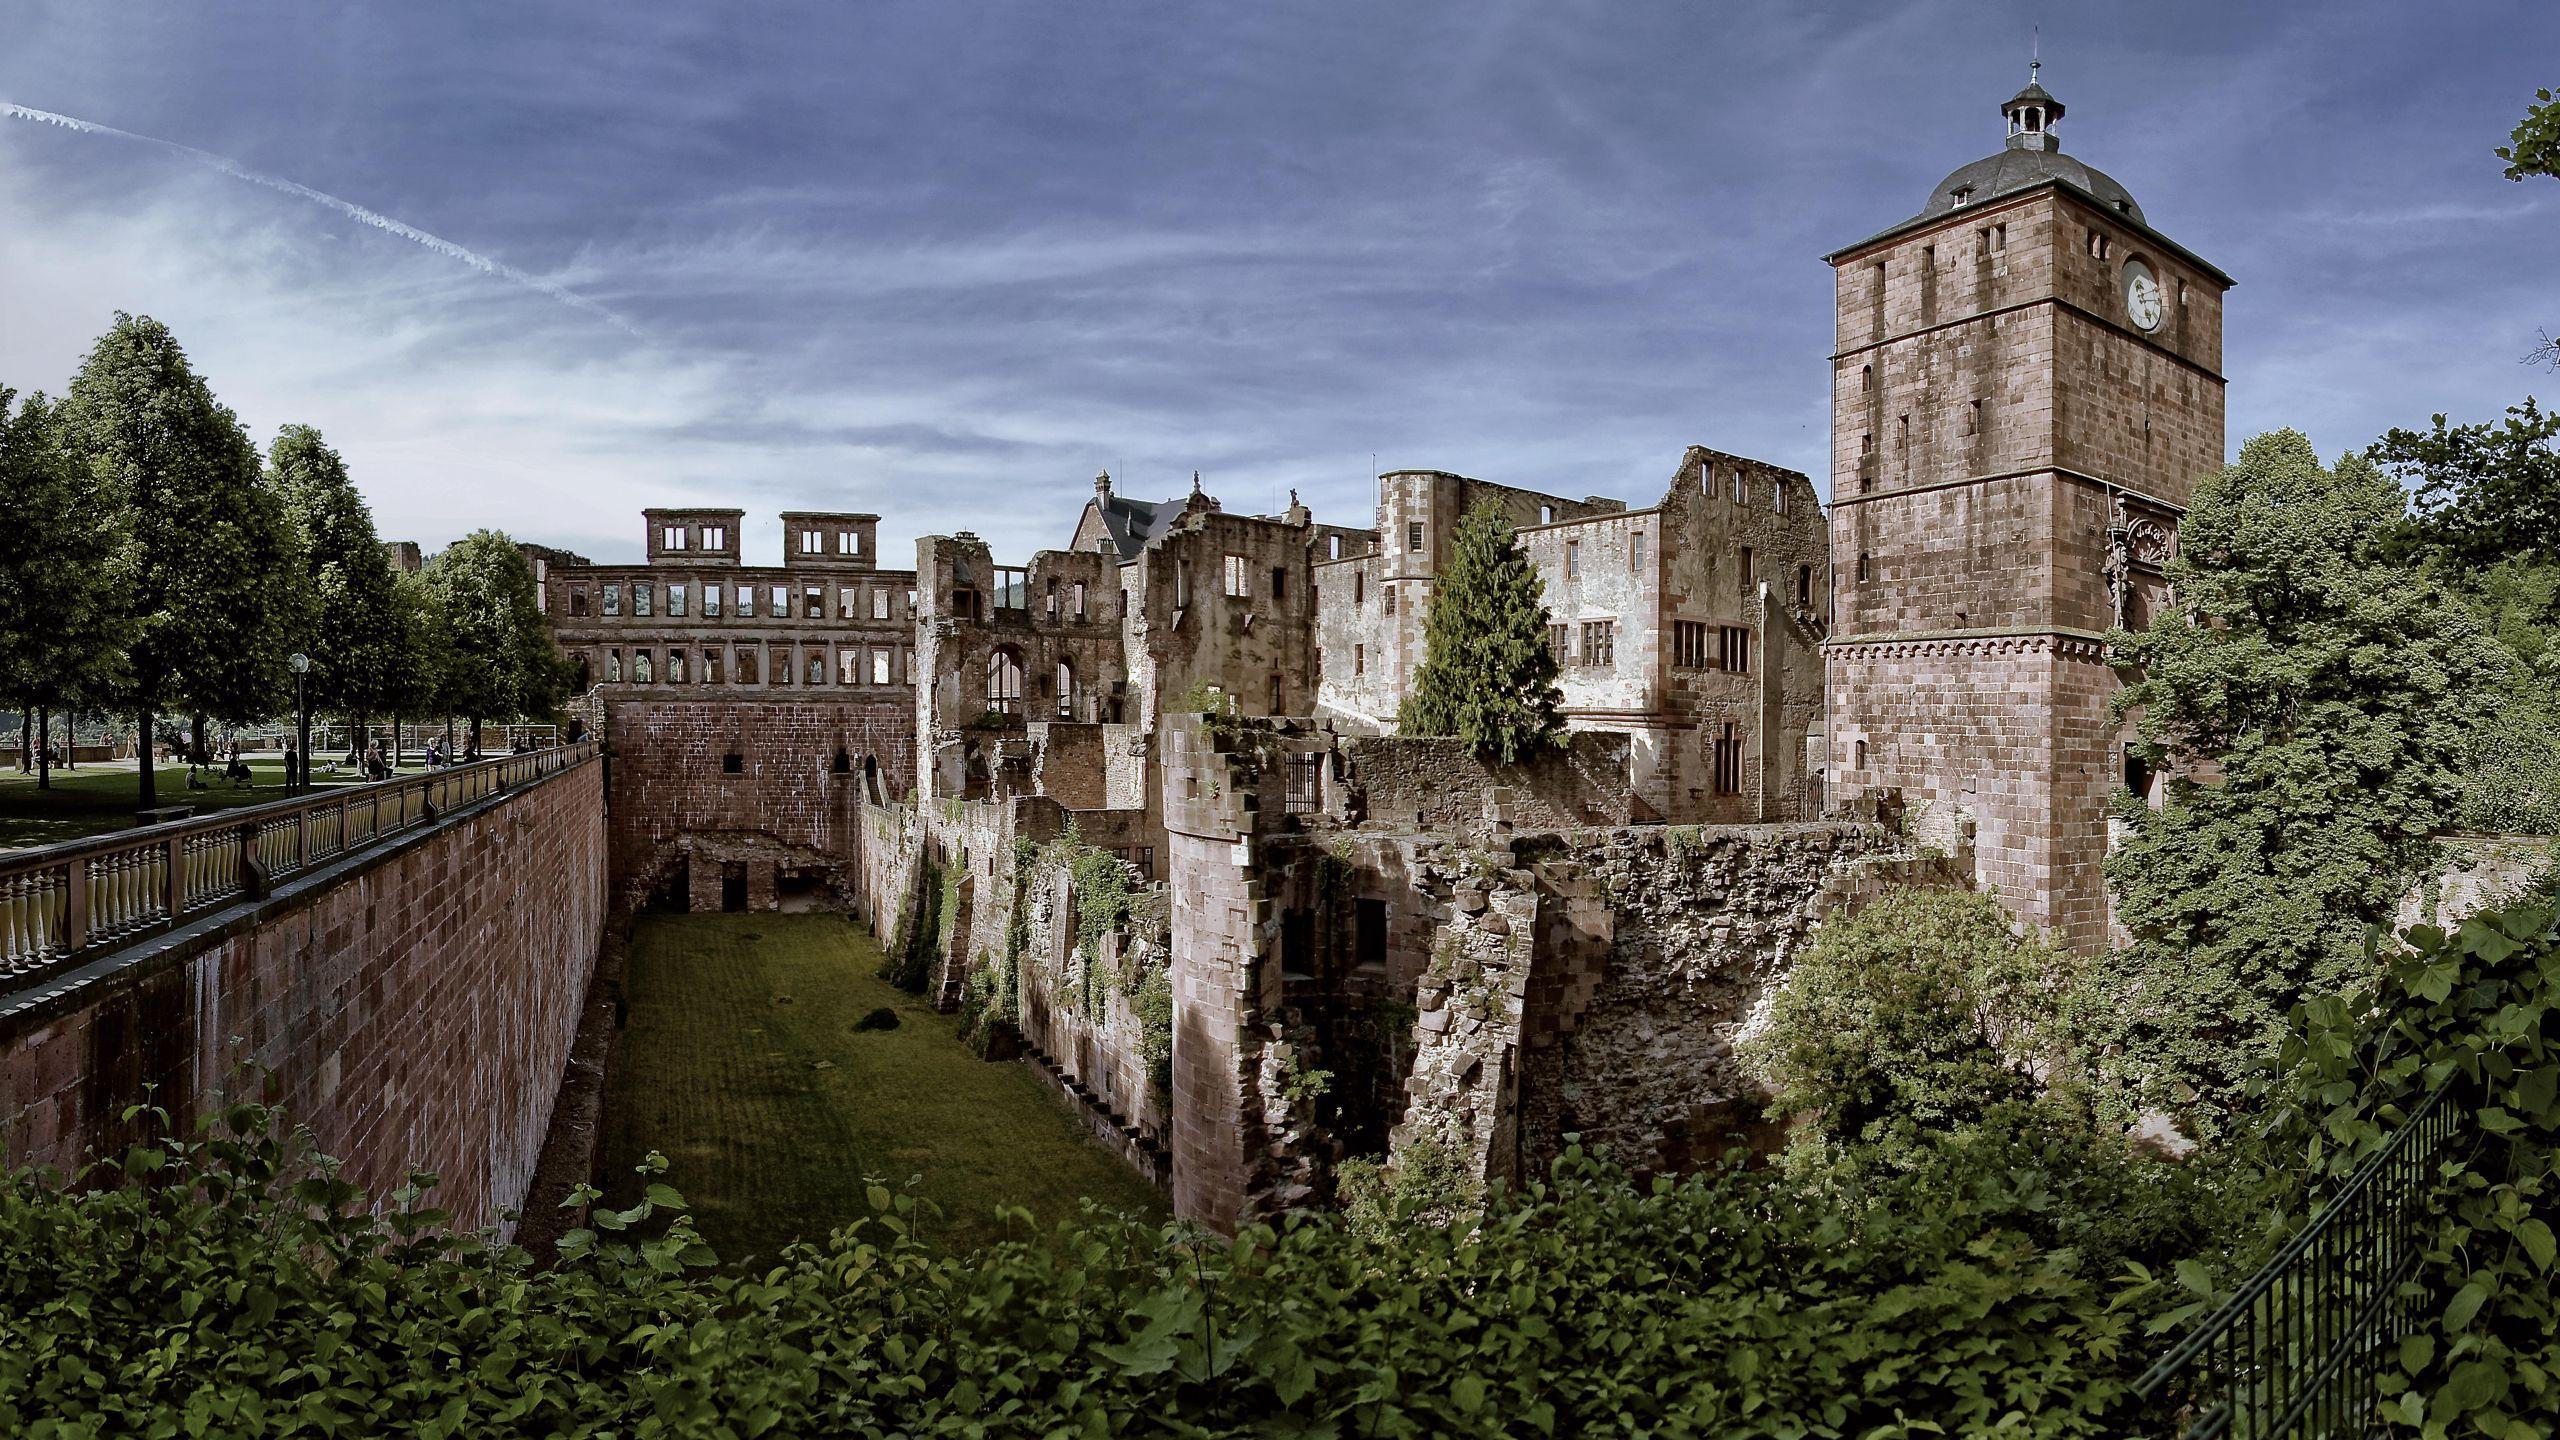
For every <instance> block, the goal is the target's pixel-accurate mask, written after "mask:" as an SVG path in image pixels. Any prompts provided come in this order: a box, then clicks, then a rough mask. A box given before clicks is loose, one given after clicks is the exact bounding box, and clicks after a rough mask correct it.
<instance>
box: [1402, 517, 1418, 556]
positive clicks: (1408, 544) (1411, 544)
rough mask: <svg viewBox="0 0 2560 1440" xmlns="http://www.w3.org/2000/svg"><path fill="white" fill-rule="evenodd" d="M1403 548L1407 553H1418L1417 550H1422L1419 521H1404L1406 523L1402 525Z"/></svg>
mask: <svg viewBox="0 0 2560 1440" xmlns="http://www.w3.org/2000/svg"><path fill="white" fill-rule="evenodd" d="M1404 548H1405V549H1406V550H1407V551H1419V550H1420V549H1421V548H1422V522H1421V521H1419V520H1408V521H1406V522H1405V525H1404Z"/></svg>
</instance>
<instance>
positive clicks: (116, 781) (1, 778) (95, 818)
mask: <svg viewBox="0 0 2560 1440" xmlns="http://www.w3.org/2000/svg"><path fill="white" fill-rule="evenodd" d="M249 771H250V777H251V778H250V784H249V786H248V787H247V788H245V789H243V788H240V787H236V786H234V785H233V784H232V783H231V782H230V781H228V780H225V779H223V778H222V771H221V768H220V767H219V766H216V767H214V768H212V769H209V770H206V771H204V772H202V773H203V778H204V782H205V788H203V789H202V790H190V789H188V788H187V767H186V766H184V765H162V766H161V767H160V768H159V772H158V775H157V777H156V778H157V779H158V781H159V784H160V793H159V797H158V803H160V804H162V805H193V806H194V807H196V813H197V814H199V815H207V814H211V813H212V812H214V811H216V810H232V809H237V808H238V807H240V806H243V805H264V804H267V803H268V802H270V801H274V800H287V799H291V798H292V797H291V796H290V795H288V794H287V793H286V792H285V788H284V761H283V760H282V759H280V758H275V757H269V758H266V759H258V760H251V761H250V762H249ZM355 778H356V777H355V776H354V775H353V774H352V773H350V774H345V775H331V774H329V773H328V767H327V765H326V764H325V763H324V764H323V765H322V766H321V773H320V774H318V775H316V776H313V777H312V779H313V783H315V784H316V785H319V786H322V787H327V786H331V785H339V784H352V783H354V781H355ZM141 804H142V772H141V770H140V769H139V768H137V767H136V766H135V765H134V763H133V762H132V761H130V760H95V761H89V762H87V763H84V764H83V765H81V767H80V768H79V769H77V770H66V769H64V768H62V767H61V766H59V765H57V766H55V767H54V771H53V785H52V788H50V789H45V790H39V789H37V788H36V777H35V776H33V775H21V774H19V773H18V771H17V768H16V767H15V766H8V767H0V850H14V849H18V848H21V847H24V846H30V845H56V844H60V843H61V842H62V841H65V840H77V839H79V838H80V837H81V836H83V835H97V834H103V833H104V832H106V831H109V830H123V829H127V828H129V827H131V826H132V824H133V823H134V820H133V812H134V810H135V809H136V808H137V807H139V806H140V805H141Z"/></svg>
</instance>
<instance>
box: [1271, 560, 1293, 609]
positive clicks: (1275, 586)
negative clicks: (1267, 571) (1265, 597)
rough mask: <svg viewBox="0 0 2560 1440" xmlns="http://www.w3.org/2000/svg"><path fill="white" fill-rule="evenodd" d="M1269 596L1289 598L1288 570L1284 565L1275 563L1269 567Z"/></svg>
mask: <svg viewBox="0 0 2560 1440" xmlns="http://www.w3.org/2000/svg"><path fill="white" fill-rule="evenodd" d="M1271 598H1272V599H1274V600H1286V599H1288V598H1289V571H1288V569H1287V567H1285V566H1277V565H1275V566H1273V567H1272V569H1271Z"/></svg>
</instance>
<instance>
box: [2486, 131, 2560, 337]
mask: <svg viewBox="0 0 2560 1440" xmlns="http://www.w3.org/2000/svg"><path fill="white" fill-rule="evenodd" d="M2533 98H2534V99H2535V100H2536V101H2538V102H2539V103H2538V104H2534V105H2529V106H2527V107H2525V112H2524V119H2522V120H2521V121H2518V122H2517V124H2516V129H2515V134H2514V135H2513V136H2511V137H2509V142H2508V143H2507V144H2504V145H2501V146H2499V147H2498V158H2499V159H2501V160H2504V161H2506V162H2507V178H2508V179H2510V180H2522V179H2524V178H2525V177H2526V176H2528V175H2539V176H2542V177H2544V178H2545V179H2555V180H2560V100H2555V99H2553V98H2552V97H2551V92H2550V91H2549V90H2548V89H2543V90H2536V91H2534V92H2533ZM2525 358H2526V359H2528V360H2541V361H2545V362H2547V363H2549V364H2552V365H2560V338H2555V337H2553V336H2552V334H2551V333H2550V332H2549V331H2544V332H2543V336H2542V344H2541V345H2540V346H2538V347H2536V349H2535V350H2534V352H2533V353H2532V354H2531V355H2528V356H2526V357H2525Z"/></svg>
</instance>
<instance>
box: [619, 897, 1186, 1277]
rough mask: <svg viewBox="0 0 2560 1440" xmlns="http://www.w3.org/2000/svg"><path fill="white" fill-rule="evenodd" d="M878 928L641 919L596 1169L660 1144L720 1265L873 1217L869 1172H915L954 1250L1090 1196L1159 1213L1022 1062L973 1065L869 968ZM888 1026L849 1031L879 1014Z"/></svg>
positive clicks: (814, 920) (791, 918)
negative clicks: (1025, 1213)
mask: <svg viewBox="0 0 2560 1440" xmlns="http://www.w3.org/2000/svg"><path fill="white" fill-rule="evenodd" d="M879 966H880V951H879V947H878V945H877V944H876V943H875V942H874V941H873V939H872V937H871V935H870V933H869V932H868V931H866V930H864V929H862V928H861V927H860V926H859V925H856V924H854V923H852V922H850V921H848V920H846V919H844V918H843V917H841V916H837V915H827V914H807V915H778V914H731V915H724V914H707V915H649V916H644V917H642V918H641V919H640V920H639V921H638V923H637V928H636V930H635V932H634V934H633V936H632V942H631V953H630V962H629V967H628V970H627V972H626V975H625V979H624V985H625V988H626V991H627V994H628V997H629V1013H628V1018H627V1023H626V1025H625V1028H624V1030H623V1032H622V1035H621V1039H620V1043H619V1045H618V1048H617V1049H616V1051H615V1054H614V1057H613V1064H612V1069H611V1072H610V1079H609V1080H608V1081H607V1086H606V1093H605V1115H604V1133H603V1137H602V1156H601V1160H602V1169H603V1172H604V1173H605V1174H606V1175H607V1176H613V1177H621V1179H622V1180H625V1181H627V1180H628V1178H629V1176H630V1173H631V1166H632V1165H633V1164H635V1163H636V1162H638V1161H639V1160H640V1158H641V1157H642V1156H644V1155H646V1154H647V1153H648V1152H649V1151H651V1150H660V1151H663V1152H665V1154H666V1156H667V1159H668V1161H669V1162H670V1166H671V1169H670V1173H669V1175H668V1177H667V1178H668V1180H669V1181H670V1182H671V1183H672V1184H674V1185H675V1187H676V1188H677V1189H679V1190H681V1191H683V1192H684V1195H685V1197H686V1199H687V1200H688V1201H690V1202H691V1203H692V1205H693V1206H694V1209H695V1213H696V1215H697V1217H698V1219H699V1221H700V1224H701V1227H702V1232H703V1234H704V1236H705V1237H706V1238H707V1239H708V1240H709V1241H710V1242H711V1244H712V1246H713V1248H715V1249H716V1250H718V1251H719V1254H720V1258H721V1260H722V1261H724V1262H726V1263H731V1264H735V1263H738V1262H741V1261H745V1260H749V1259H752V1258H754V1257H759V1256H771V1255H772V1254H773V1253H774V1252H775V1251H777V1250H779V1249H780V1248H781V1247H782V1246H784V1245H787V1244H789V1243H790V1242H791V1241H793V1240H797V1239H807V1240H812V1241H815V1240H822V1239H824V1238H825V1236H826V1234H827V1232H828V1231H829V1230H831V1229H833V1228H835V1227H836V1226H839V1225H842V1224H844V1223H845V1222H846V1221H848V1220H850V1219H853V1218H855V1217H856V1216H857V1215H859V1214H861V1213H863V1211H864V1210H865V1208H866V1207H865V1203H864V1200H863V1188H864V1181H865V1179H866V1178H868V1177H880V1178H883V1179H886V1180H888V1181H889V1182H890V1183H892V1184H904V1183H906V1182H908V1181H909V1180H910V1178H912V1179H913V1180H914V1182H915V1186H916V1190H917V1193H919V1194H921V1195H923V1196H925V1197H927V1198H929V1199H930V1200H932V1201H933V1202H934V1203H935V1204H937V1205H939V1206H940V1207H941V1208H942V1211H943V1221H942V1225H943V1227H944V1230H943V1233H944V1235H945V1236H946V1237H947V1238H948V1239H950V1240H951V1241H952V1242H953V1243H954V1244H956V1245H961V1246H968V1245H975V1244H980V1243H983V1242H985V1241H988V1240H992V1239H997V1238H1002V1237H1004V1236H1005V1235H1007V1234H1008V1233H1012V1234H1020V1233H1022V1227H1020V1226H1019V1225H1018V1224H1017V1225H1015V1226H1012V1227H1010V1229H1008V1227H1006V1226H1004V1225H1002V1224H1000V1223H999V1222H998V1221H997V1219H996V1216H995V1210H996V1208H997V1207H998V1206H1020V1207H1023V1208H1025V1209H1027V1210H1029V1211H1030V1212H1031V1213H1032V1215H1033V1216H1035V1217H1037V1221H1038V1224H1039V1227H1040V1228H1041V1229H1043V1230H1045V1229H1047V1228H1048V1227H1050V1226H1052V1225H1054V1224H1055V1223H1056V1222H1057V1221H1059V1220H1062V1219H1065V1218H1067V1217H1069V1216H1072V1215H1074V1214H1075V1213H1076V1212H1077V1209H1078V1207H1079V1206H1080V1204H1081V1203H1082V1202H1083V1201H1084V1200H1086V1199H1091V1200H1094V1201H1096V1202H1098V1203H1101V1204H1104V1205H1108V1206H1112V1207H1114V1208H1119V1209H1128V1210H1135V1211H1139V1212H1141V1213H1144V1214H1146V1215H1148V1216H1150V1217H1156V1216H1161V1215H1162V1214H1163V1213H1164V1203H1163V1201H1162V1199H1161V1198H1160V1197H1159V1196H1158V1195H1157V1194H1156V1193H1155V1192H1154V1191H1153V1190H1151V1189H1149V1188H1148V1187H1147V1185H1146V1184H1145V1183H1144V1182H1142V1181H1141V1180H1139V1179H1138V1178H1137V1177H1136V1176H1135V1175H1133V1174H1132V1173H1130V1171H1129V1170H1128V1168H1127V1167H1126V1166H1125V1165H1123V1164H1122V1163H1121V1162H1120V1160H1119V1159H1118V1158H1117V1157H1115V1156H1113V1155H1112V1154H1111V1153H1110V1152H1108V1151H1106V1150H1104V1149H1102V1148H1101V1147H1100V1146H1099V1145H1097V1144H1095V1143H1094V1142H1093V1141H1092V1140H1091V1139H1089V1138H1088V1137H1087V1135H1086V1132H1085V1131H1084V1129H1083V1128H1082V1127H1081V1125H1080V1124H1079V1123H1078V1122H1077V1121H1076V1120H1075V1119H1074V1118H1072V1117H1071V1116H1070V1115H1069V1114H1068V1113H1067V1112H1066V1111H1065V1109H1064V1108H1062V1105H1061V1102H1059V1101H1058V1100H1057V1099H1055V1098H1054V1097H1053V1096H1052V1094H1051V1093H1050V1091H1048V1090H1047V1089H1046V1088H1045V1087H1044V1086H1043V1085H1042V1084H1041V1082H1040V1080H1039V1078H1038V1077H1037V1076H1035V1075H1034V1074H1033V1073H1032V1072H1031V1071H1030V1070H1029V1069H1028V1068H1026V1067H1025V1066H1023V1065H1021V1064H1019V1063H1009V1062H989V1061H985V1060H981V1059H979V1058H978V1057H977V1056H975V1055H974V1054H972V1053H970V1052H969V1051H968V1050H967V1049H966V1048H965V1047H963V1046H962V1045H961V1043H960V1039H959V1034H958V1031H957V1029H956V1027H955V1025H954V1023H953V1021H952V1020H951V1018H950V1017H948V1016H944V1015H937V1014H935V1013H934V1011H933V1008H932V1006H930V1005H929V1004H927V1003H926V1002H925V1001H924V1000H923V999H922V998H920V997H918V996H914V995H910V994H908V993H906V992H904V991H902V990H898V989H896V988H895V987H893V986H891V985H890V984H889V983H888V982H886V981H884V980H882V979H880V978H879V977H878V975H877V973H876V972H877V971H878V969H879ZM883 1007H887V1008H889V1009H892V1010H894V1011H895V1012H896V1014H897V1016H898V1021H899V1023H898V1025H897V1027H896V1028H895V1029H874V1030H857V1029H856V1028H855V1025H856V1023H857V1022H859V1021H861V1020H862V1019H863V1017H865V1016H866V1015H869V1014H871V1013H872V1012H873V1011H875V1010H878V1009H880V1008H883Z"/></svg>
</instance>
